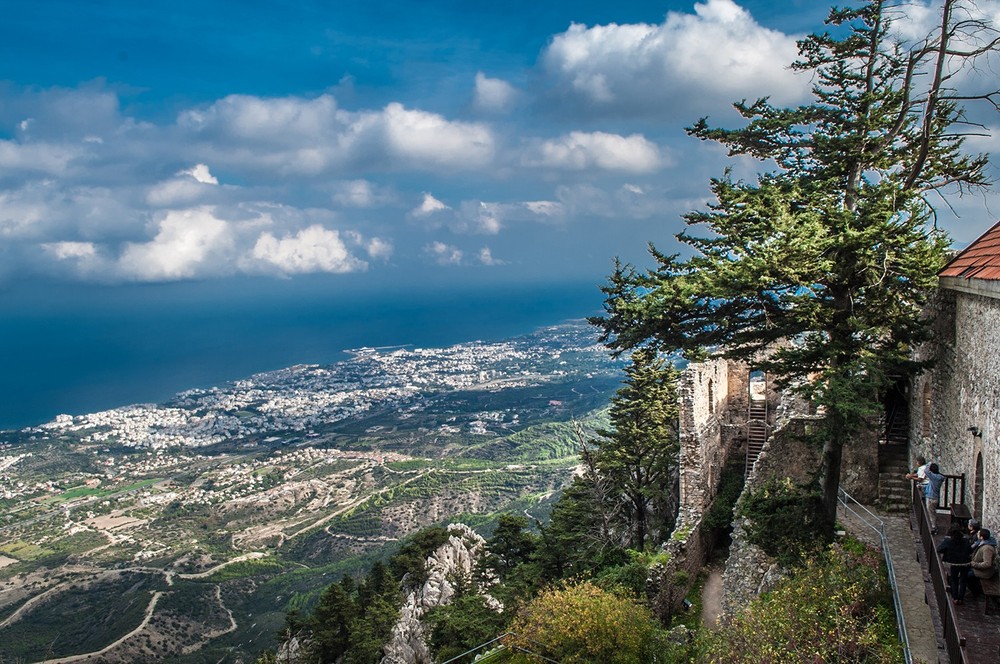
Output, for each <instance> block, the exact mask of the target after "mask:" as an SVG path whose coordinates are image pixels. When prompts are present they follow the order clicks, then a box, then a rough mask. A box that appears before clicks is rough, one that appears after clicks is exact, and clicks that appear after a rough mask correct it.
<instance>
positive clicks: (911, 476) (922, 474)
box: [903, 456, 927, 486]
mask: <svg viewBox="0 0 1000 664" xmlns="http://www.w3.org/2000/svg"><path fill="white" fill-rule="evenodd" d="M903 477H905V478H906V479H908V480H916V482H917V484H919V485H920V486H923V485H925V484H927V459H925V458H924V457H922V456H918V457H917V469H916V470H914V471H913V472H912V473H906V474H905V475H903Z"/></svg>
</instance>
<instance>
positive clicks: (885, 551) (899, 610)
mask: <svg viewBox="0 0 1000 664" xmlns="http://www.w3.org/2000/svg"><path fill="white" fill-rule="evenodd" d="M837 497H838V499H839V500H840V506H841V507H842V508H843V509H844V511H845V512H847V513H849V514H850V515H851V516H853V517H854V518H855V519H857V520H858V521H860V522H861V523H863V524H865V525H866V526H868V527H869V528H871V529H872V530H873V531H875V533H876V534H878V537H879V541H880V542H881V545H882V555H883V556H884V557H885V567H886V573H887V575H888V577H889V586H890V588H892V603H893V605H894V606H895V608H896V631H897V633H898V635H899V642H900V643H901V644H902V646H903V657H904V659H905V660H906V664H913V655H912V654H911V653H910V637H909V636H908V635H907V633H906V618H905V617H904V616H903V604H902V602H901V601H900V599H899V586H898V585H897V584H896V566H895V565H894V564H893V561H892V550H891V549H890V548H889V537H888V535H886V532H885V522H884V521H882V519H880V518H878V517H877V516H875V515H874V514H872V513H871V511H869V510H868V508H866V507H865V506H864V505H862V504H861V503H859V502H858V501H856V500H854V498H852V497H851V495H850V494H849V493H847V492H846V491H844V489H843V488H841V489H840V490H839V492H838V494H837ZM865 515H867V518H866V516H865Z"/></svg>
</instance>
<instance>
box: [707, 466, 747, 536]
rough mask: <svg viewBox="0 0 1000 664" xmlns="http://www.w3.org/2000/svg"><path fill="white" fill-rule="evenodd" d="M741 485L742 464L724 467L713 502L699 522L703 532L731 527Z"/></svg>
mask: <svg viewBox="0 0 1000 664" xmlns="http://www.w3.org/2000/svg"><path fill="white" fill-rule="evenodd" d="M743 484H744V478H743V466H742V464H730V465H728V466H726V467H725V469H724V470H723V471H722V477H721V478H719V491H718V493H716V494H715V500H713V501H712V505H711V507H709V508H708V510H707V511H706V512H705V516H704V517H703V518H702V520H701V527H702V529H703V530H713V529H716V528H719V529H727V528H730V527H732V523H733V508H734V507H735V506H736V501H737V500H739V498H740V494H741V493H742V492H743Z"/></svg>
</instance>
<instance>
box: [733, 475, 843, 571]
mask: <svg viewBox="0 0 1000 664" xmlns="http://www.w3.org/2000/svg"><path fill="white" fill-rule="evenodd" d="M737 513H738V514H739V516H742V517H746V518H747V519H749V523H748V524H747V531H746V532H747V538H748V539H749V541H750V542H751V543H753V544H756V545H757V546H759V547H760V548H761V549H763V550H764V551H765V552H766V553H767V554H768V555H769V556H772V557H774V558H777V559H778V561H779V562H781V563H782V564H784V565H785V566H786V567H788V566H793V565H798V564H800V563H801V562H802V560H803V559H804V557H808V556H810V555H812V554H813V553H814V552H816V551H818V550H820V549H822V547H823V546H825V545H826V544H828V543H829V542H830V541H831V540H832V538H833V532H832V530H831V529H830V528H829V527H827V525H826V522H825V520H824V518H823V515H824V511H823V496H822V494H820V493H819V492H818V491H816V490H815V489H810V488H806V487H802V486H796V485H795V484H793V483H792V481H791V480H789V479H787V478H786V479H783V480H769V481H767V482H765V483H764V484H763V485H762V486H761V487H760V488H759V489H757V490H755V491H753V492H751V493H749V494H748V495H746V496H744V497H743V500H742V501H740V504H739V506H738V508H737Z"/></svg>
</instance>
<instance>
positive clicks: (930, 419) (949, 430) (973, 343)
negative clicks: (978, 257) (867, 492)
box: [910, 279, 1000, 530]
mask: <svg viewBox="0 0 1000 664" xmlns="http://www.w3.org/2000/svg"><path fill="white" fill-rule="evenodd" d="M934 306H935V309H936V313H937V314H938V317H937V323H936V328H935V335H934V341H933V342H932V343H931V344H928V345H927V346H926V347H925V348H923V349H922V350H921V353H922V356H923V357H927V356H930V357H932V358H933V359H934V360H935V366H934V368H933V369H932V370H931V371H930V372H927V373H925V374H924V375H922V376H920V377H918V379H917V380H916V381H915V382H914V386H913V389H912V390H911V413H912V415H913V416H912V418H911V438H910V440H911V441H913V443H911V450H913V454H914V456H915V455H916V454H924V456H926V457H927V458H928V459H929V460H931V461H936V462H937V463H938V465H939V466H940V468H941V472H943V473H947V474H951V475H962V474H964V475H965V477H966V490H965V501H966V502H967V503H968V504H969V505H970V507H972V508H973V511H974V513H975V514H976V516H977V517H979V518H981V519H982V521H983V524H984V525H985V526H986V527H988V528H991V529H993V530H1000V482H998V478H1000V284H997V283H996V282H982V281H980V282H977V281H976V280H972V281H971V282H970V281H966V280H962V279H950V280H949V279H942V290H941V292H940V293H939V295H938V297H937V300H936V302H935V305H934ZM970 429H974V431H970ZM976 433H978V434H979V435H975V434H976ZM977 487H978V490H977Z"/></svg>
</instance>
